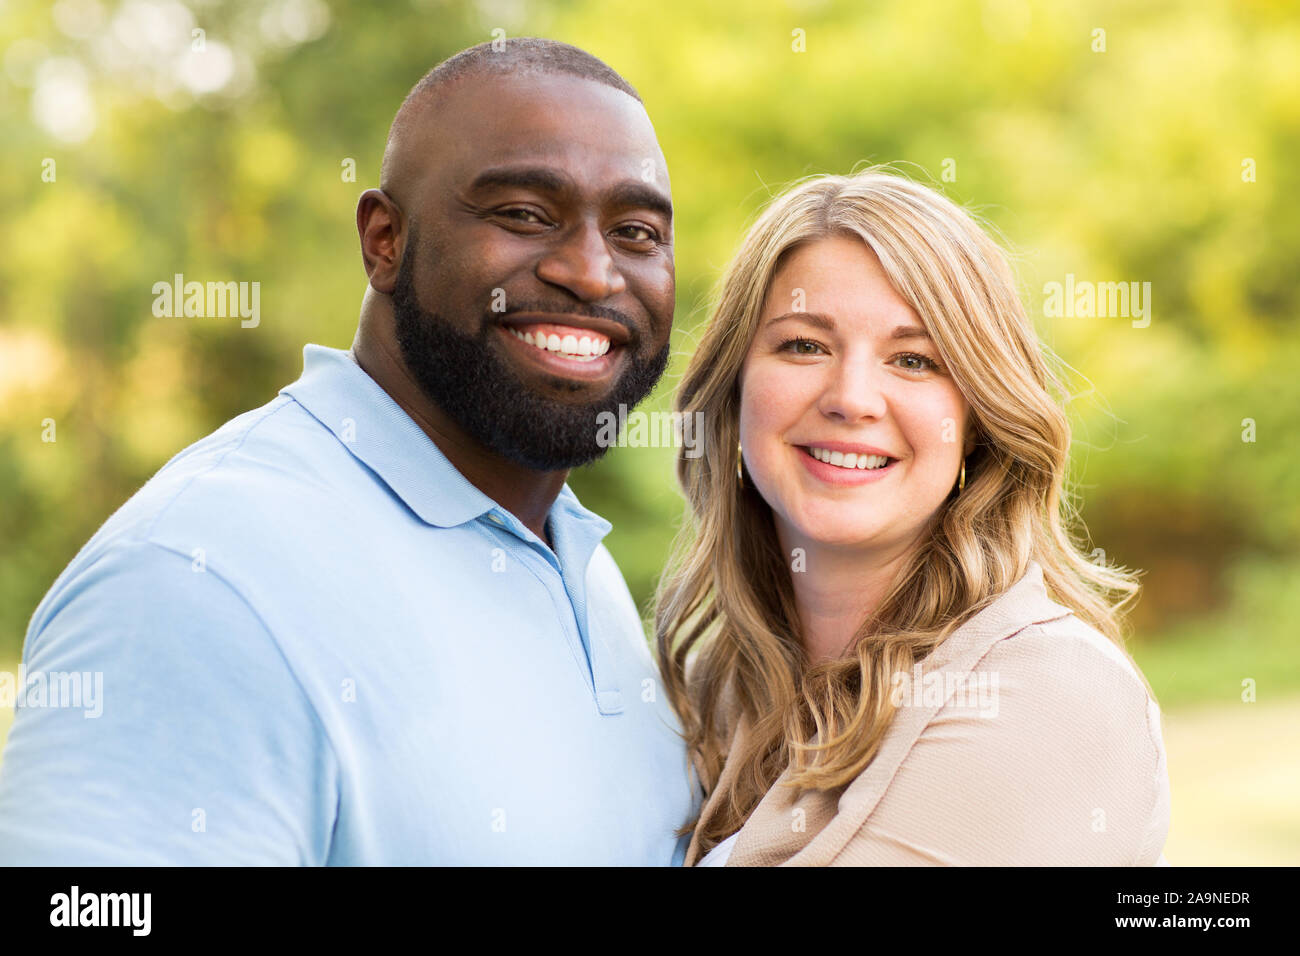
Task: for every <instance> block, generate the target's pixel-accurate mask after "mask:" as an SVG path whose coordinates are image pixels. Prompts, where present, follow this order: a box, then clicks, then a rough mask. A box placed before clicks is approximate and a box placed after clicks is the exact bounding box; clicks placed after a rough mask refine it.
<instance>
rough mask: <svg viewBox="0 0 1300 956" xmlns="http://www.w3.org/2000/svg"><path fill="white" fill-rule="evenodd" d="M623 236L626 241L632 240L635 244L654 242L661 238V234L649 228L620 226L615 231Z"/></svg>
mask: <svg viewBox="0 0 1300 956" xmlns="http://www.w3.org/2000/svg"><path fill="white" fill-rule="evenodd" d="M614 231H615V232H616V233H619V234H620V235H622V237H623V238H624V239H631V240H633V241H635V242H654V241H656V240H657V239H658V238H659V234H658V233H657V232H655V231H654V230H653V229H651V228H650V227H649V226H641V225H635V224H633V225H627V226H619V227H618V228H617V229H615V230H614ZM638 233H639V235H638Z"/></svg>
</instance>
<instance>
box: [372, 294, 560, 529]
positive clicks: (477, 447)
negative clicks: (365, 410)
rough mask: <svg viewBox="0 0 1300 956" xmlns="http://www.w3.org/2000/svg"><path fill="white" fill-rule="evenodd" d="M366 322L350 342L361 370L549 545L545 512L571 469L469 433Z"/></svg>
mask: <svg viewBox="0 0 1300 956" xmlns="http://www.w3.org/2000/svg"><path fill="white" fill-rule="evenodd" d="M380 321H382V320H380ZM390 321H391V320H390ZM365 323H366V317H365V316H363V319H362V327H361V328H359V329H358V330H357V336H356V338H355V339H354V340H353V342H352V357H353V359H354V360H355V361H356V363H357V364H358V365H359V366H361V369H362V371H364V372H365V373H366V374H367V375H369V376H370V377H371V378H372V379H374V380H375V382H376V384H378V385H379V387H380V388H382V389H383V390H384V391H385V392H387V393H388V394H389V396H390V397H391V398H392V399H393V401H395V402H396V403H397V404H398V405H399V406H400V407H401V409H402V410H403V411H404V412H406V414H408V415H410V416H411V420H412V421H414V422H415V423H416V424H417V425H419V426H420V428H421V429H422V430H423V431H424V433H425V434H426V435H428V436H429V438H430V440H432V441H433V443H434V444H435V445H437V446H438V450H439V451H441V452H442V453H443V454H444V455H445V456H446V457H447V460H448V461H449V462H451V464H452V465H453V466H454V467H455V469H456V470H457V471H459V472H460V473H461V474H462V475H464V476H465V478H466V480H468V481H469V483H470V484H472V485H473V486H474V487H475V488H477V489H478V490H479V491H481V492H483V494H485V495H487V496H488V497H489V498H491V499H492V500H493V501H495V502H497V504H499V505H501V507H502V508H504V509H505V510H506V511H509V512H510V513H511V514H513V515H514V516H515V517H516V518H518V519H519V521H520V522H521V523H522V524H523V525H524V527H526V528H528V529H529V530H530V531H532V532H533V534H535V535H537V537H539V538H541V539H542V540H543V541H545V542H546V544H547V546H548V547H550V546H551V540H550V537H549V536H548V535H547V532H546V516H547V515H548V514H550V511H551V506H552V505H553V504H554V503H555V499H556V498H557V497H558V496H559V494H560V490H561V489H562V488H563V487H564V481H565V478H566V477H567V476H568V472H567V471H563V470H562V471H535V470H533V469H531V468H525V467H523V466H522V465H518V464H516V463H515V462H512V461H509V460H508V459H505V458H502V457H501V456H500V455H498V454H496V453H495V452H492V451H490V450H489V449H487V448H485V447H483V445H482V444H481V443H480V442H478V441H475V440H474V439H473V438H471V437H470V436H469V435H467V434H465V432H464V431H463V430H462V429H461V428H460V427H459V426H458V425H456V423H455V422H453V421H452V420H451V419H449V418H448V417H447V416H446V415H445V414H444V413H443V411H442V410H441V409H440V408H438V407H437V406H436V405H434V404H433V403H432V402H431V401H429V399H428V397H427V396H425V394H424V391H423V390H422V389H421V388H420V386H419V384H418V383H417V382H416V381H415V379H414V377H413V376H412V375H411V372H410V370H409V369H408V368H407V367H406V363H405V362H404V361H402V356H401V353H400V350H399V349H398V348H397V346H396V344H395V343H394V342H393V341H391V339H392V337H391V336H387V337H385V336H378V335H368V334H365V331H364V329H365Z"/></svg>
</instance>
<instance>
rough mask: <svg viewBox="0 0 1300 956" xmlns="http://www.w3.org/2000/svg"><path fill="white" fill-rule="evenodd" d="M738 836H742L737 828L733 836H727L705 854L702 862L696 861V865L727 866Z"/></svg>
mask: <svg viewBox="0 0 1300 956" xmlns="http://www.w3.org/2000/svg"><path fill="white" fill-rule="evenodd" d="M738 836H740V831H739V830H737V831H736V832H735V833H733V834H732V835H731V836H729V837H727V838H726V839H725V840H723V841H722V842H721V843H719V844H718V845H717V846H715V847H714V848H713V849H712V850H710V851H709V852H708V853H706V854H704V858H703V859H701V860H700V862H699V863H696V864H695V865H696V866H725V865H726V863H727V860H728V858H730V856H731V848H732V847H733V846H735V845H736V837H738Z"/></svg>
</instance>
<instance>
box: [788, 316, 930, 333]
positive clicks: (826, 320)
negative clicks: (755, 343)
mask: <svg viewBox="0 0 1300 956" xmlns="http://www.w3.org/2000/svg"><path fill="white" fill-rule="evenodd" d="M790 319H799V320H801V321H804V322H807V323H808V324H809V325H812V326H816V327H817V328H819V329H822V330H823V331H825V332H834V331H835V320H834V319H832V318H831V317H830V316H829V315H825V314H823V313H821V312H786V313H784V314H783V315H778V316H775V317H774V318H772V319H769V320H768V322H767V324H768V325H776V324H777V323H778V322H785V321H788V320H790ZM889 338H890V339H891V340H898V339H926V340H930V333H929V332H927V331H926V330H925V329H923V328H922V327H921V326H919V325H899V326H896V327H895V328H894V331H892V332H890V333H889Z"/></svg>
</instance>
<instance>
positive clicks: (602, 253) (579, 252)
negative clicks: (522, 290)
mask: <svg viewBox="0 0 1300 956" xmlns="http://www.w3.org/2000/svg"><path fill="white" fill-rule="evenodd" d="M537 277H538V278H539V279H541V280H542V281H543V282H548V283H550V284H551V285H557V286H561V287H563V288H565V289H567V290H568V291H570V292H572V293H573V294H574V295H575V296H577V297H578V298H579V299H581V300H582V301H584V302H599V301H600V300H601V299H607V298H609V297H610V296H614V295H618V294H619V293H620V292H622V291H623V290H625V289H626V288H627V283H626V282H625V281H624V279H623V274H622V273H621V272H620V271H619V270H618V267H617V266H616V265H615V263H614V259H613V257H612V256H611V255H610V254H609V247H608V246H607V245H606V244H605V236H604V234H603V233H602V232H601V230H600V227H599V226H598V225H597V224H595V223H582V224H581V225H578V226H575V227H574V228H573V229H572V230H570V231H569V232H568V233H566V234H565V235H564V237H563V238H562V239H561V240H560V242H559V243H558V244H557V245H556V246H554V247H552V248H551V249H550V251H548V252H547V254H546V255H545V256H543V257H542V259H541V261H539V262H538V263H537Z"/></svg>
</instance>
